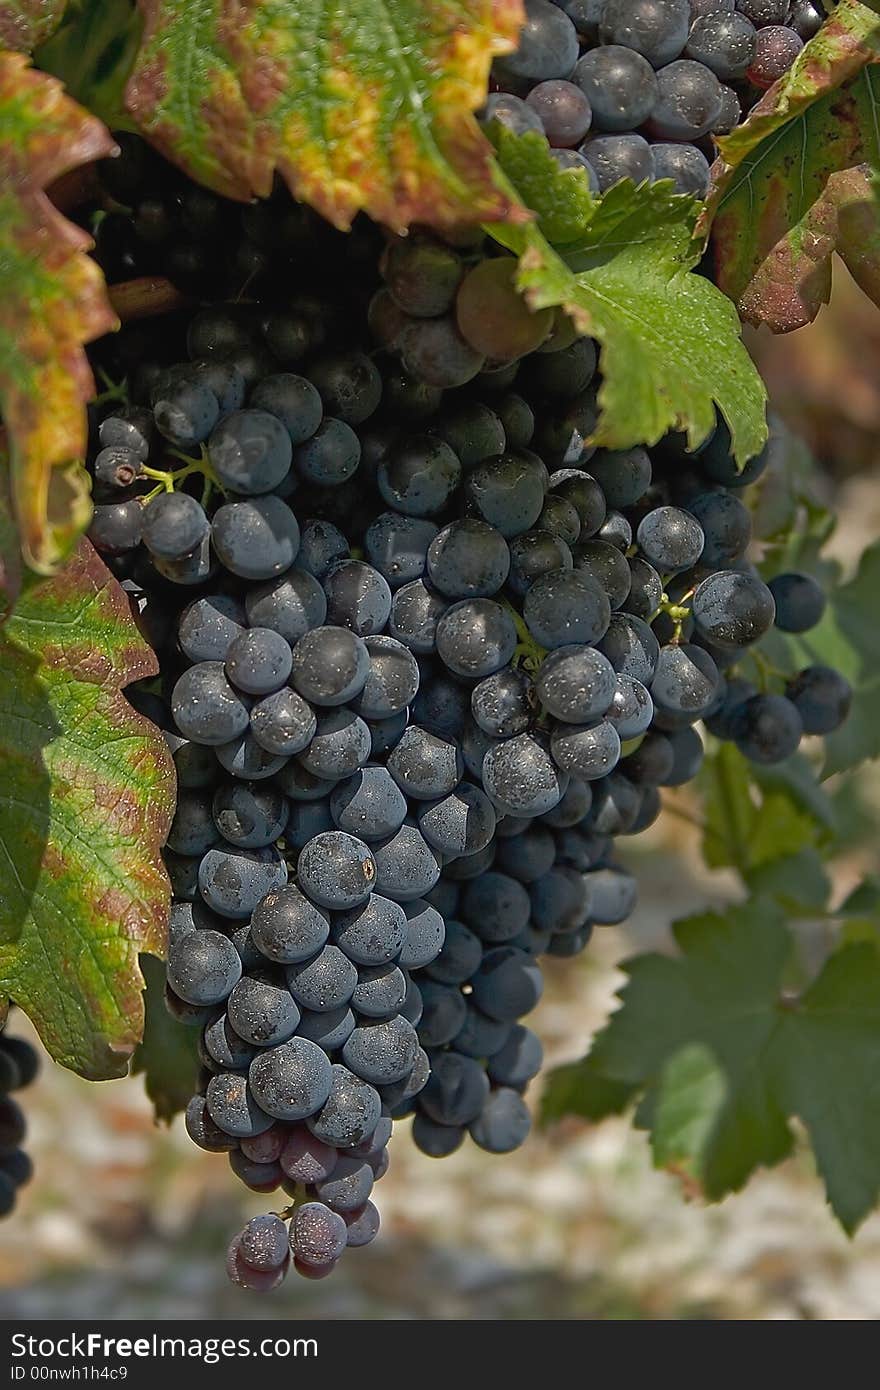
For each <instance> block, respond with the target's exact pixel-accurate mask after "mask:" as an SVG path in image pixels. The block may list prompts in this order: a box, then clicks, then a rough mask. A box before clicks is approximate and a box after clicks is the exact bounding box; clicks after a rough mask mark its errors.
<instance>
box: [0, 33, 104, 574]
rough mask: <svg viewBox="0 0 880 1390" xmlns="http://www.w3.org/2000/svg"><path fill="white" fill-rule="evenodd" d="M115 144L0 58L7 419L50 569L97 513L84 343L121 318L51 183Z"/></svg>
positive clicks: (22, 502) (39, 547)
mask: <svg viewBox="0 0 880 1390" xmlns="http://www.w3.org/2000/svg"><path fill="white" fill-rule="evenodd" d="M112 149H113V141H112V139H111V137H110V134H109V132H108V131H107V130H106V129H105V128H104V126H103V125H101V123H100V121H97V120H95V118H94V117H93V116H90V115H89V114H88V113H87V112H86V111H84V110H83V109H82V108H81V107H80V106H77V104H76V103H75V102H73V101H71V100H70V98H69V97H67V96H65V94H64V91H63V89H62V87H61V84H60V83H59V82H57V81H56V80H55V79H54V78H52V77H47V76H46V75H45V74H44V73H40V72H36V71H34V70H33V69H32V68H31V67H30V66H29V65H28V62H27V59H26V58H25V57H23V56H22V55H21V54H18V53H0V283H2V285H3V293H2V296H0V415H2V418H3V420H4V422H5V424H6V427H7V431H8V436H9V472H10V492H11V500H12V511H13V515H14V518H15V521H16V524H17V527H18V532H19V535H20V538H21V546H22V551H23V553H24V556H25V559H26V560H27V562H28V564H29V565H30V566H31V567H32V568H33V569H35V570H37V571H38V572H40V573H42V574H50V573H52V572H53V570H55V569H56V568H57V567H58V565H59V564H60V563H61V562H62V561H63V560H64V558H65V556H66V555H67V554H68V553H69V552H70V550H71V547H72V546H73V545H74V544H75V542H76V540H77V537H78V536H79V535H80V534H81V532H82V531H83V530H84V529H85V527H86V526H87V525H88V522H89V518H90V516H91V500H90V497H89V485H88V479H87V477H86V474H85V471H84V470H83V468H82V467H81V464H80V463H79V462H78V460H80V459H82V457H83V455H84V453H85V447H86V414H85V409H84V406H85V402H86V401H87V400H88V399H89V397H90V396H92V395H93V394H94V382H93V380H92V373H91V370H90V368H89V364H88V361H87V358H86V355H85V351H84V349H83V344H84V343H86V342H88V341H89V340H90V339H92V338H96V337H98V336H99V335H100V334H102V333H106V332H107V331H108V330H109V329H111V328H113V327H114V326H115V323H116V320H115V317H114V315H113V311H112V309H111V308H110V304H109V302H108V300H107V295H106V290H105V286H104V277H103V276H102V274H101V271H100V270H99V269H98V267H97V265H96V264H95V262H94V261H92V260H90V258H89V257H88V256H87V255H86V254H85V252H86V250H87V249H88V248H89V246H90V245H91V240H90V238H89V237H88V236H87V235H86V233H85V232H83V231H82V230H81V229H80V228H79V227H75V226H74V225H73V223H72V222H69V221H68V220H67V219H66V218H65V217H62V215H61V213H60V212H58V210H57V209H56V208H55V207H53V205H52V203H51V202H50V201H49V198H48V197H47V196H46V193H45V189H46V187H47V185H49V184H50V183H52V181H53V180H54V179H57V178H58V177H59V176H60V175H61V174H64V173H66V172H67V171H68V170H70V169H73V168H76V167H77V166H78V165H80V164H84V163H87V162H88V161H90V160H93V159H98V158H100V157H101V156H103V155H106V154H108V153H109V152H110V151H111V150H112Z"/></svg>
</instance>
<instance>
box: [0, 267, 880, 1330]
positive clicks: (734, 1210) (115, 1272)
mask: <svg viewBox="0 0 880 1390" xmlns="http://www.w3.org/2000/svg"><path fill="white" fill-rule="evenodd" d="M837 278H838V283H837V287H836V295H835V302H834V305H833V307H832V308H831V309H830V310H826V311H824V312H823V313H822V315H820V318H819V321H818V322H817V324H816V325H814V327H813V328H811V329H808V330H804V331H802V332H801V333H799V334H796V335H794V336H793V337H791V338H789V339H787V340H777V341H772V340H770V339H769V338H768V337H766V336H765V335H753V336H752V339H751V346H752V348H753V350H754V351H755V353H756V355H757V356H758V358H759V361H760V363H761V365H762V368H763V369H764V371H765V373H766V374H767V375H768V378H769V380H770V384H771V388H772V392H773V396H774V399H775V401H776V403H777V405H778V406H779V408H781V409H782V410H783V412H784V413H785V414H786V415H787V416H788V418H789V420H790V422H791V423H792V424H793V425H794V426H795V427H797V428H799V429H800V430H801V431H802V432H804V433H806V434H807V436H808V438H809V439H810V441H811V443H812V444H813V446H814V448H815V449H816V451H817V454H818V456H819V457H820V459H821V460H822V462H823V465H824V467H825V469H826V471H827V473H828V476H829V487H833V489H834V492H833V495H834V497H835V501H836V504H837V507H838V510H839V514H840V517H841V526H840V530H839V533H838V538H837V540H836V542H835V545H836V549H837V552H838V554H839V555H841V556H842V557H843V558H844V559H845V560H849V559H851V557H853V556H854V555H856V554H857V553H858V552H859V550H860V549H861V548H862V546H863V545H864V544H865V543H866V542H867V541H868V540H870V539H873V538H874V537H876V535H877V534H878V530H880V485H878V482H877V481H876V478H875V477H874V476H872V473H873V470H874V469H875V468H876V465H877V462H878V456H880V371H878V366H880V318H878V316H877V313H876V310H874V309H873V308H871V307H870V306H867V305H866V304H865V302H864V301H863V300H862V299H861V296H860V295H859V292H858V291H856V290H855V288H854V287H853V286H852V283H851V282H850V281H849V280H848V278H847V277H846V276H845V273H844V272H843V271H840V272H839V273H838V277H837ZM860 793H861V802H862V810H861V813H860V815H858V816H857V817H855V818H854V840H853V854H852V859H851V862H850V863H848V864H846V865H844V866H843V868H842V882H841V888H843V887H844V886H845V885H846V882H847V881H848V880H849V879H850V877H851V876H852V875H854V874H855V873H856V872H857V871H858V870H859V869H864V868H866V867H875V866H876V863H877V855H876V849H875V845H874V840H875V836H874V834H873V827H874V826H875V825H876V823H877V808H878V806H880V786H878V779H877V777H876V774H875V773H874V772H872V771H868V772H867V773H866V774H864V776H863V778H862V781H861V784H860ZM622 857H623V858H624V860H625V862H627V863H628V864H629V865H630V867H631V868H632V869H633V870H634V871H636V872H637V873H638V874H639V876H640V879H641V882H642V888H641V903H640V906H639V908H638V910H637V912H636V913H635V915H634V917H633V919H632V920H631V922H630V923H628V924H627V926H626V928H624V929H608V928H605V929H602V930H601V931H600V932H599V933H598V934H597V939H595V941H594V943H593V944H592V945H591V947H590V949H589V951H588V952H587V954H586V955H585V956H584V957H582V958H581V959H580V960H576V961H572V962H568V961H551V962H549V963H548V966H547V971H546V973H547V988H546V993H545V997H544V1000H543V1001H542V1003H541V1005H540V1007H539V1009H538V1010H537V1011H536V1013H535V1015H534V1016H533V1019H531V1020H530V1023H532V1025H533V1026H534V1027H535V1028H536V1030H537V1031H538V1033H539V1034H540V1035H541V1037H542V1038H543V1040H544V1043H545V1046H546V1048H547V1052H548V1057H549V1060H550V1061H551V1062H556V1061H562V1060H568V1059H570V1058H574V1057H577V1056H580V1055H581V1054H582V1053H583V1051H584V1050H585V1048H586V1044H587V1042H588V1039H589V1037H590V1035H591V1033H592V1031H594V1029H595V1028H596V1027H597V1026H598V1025H599V1024H600V1023H601V1022H602V1020H603V1019H604V1018H605V1017H606V1016H607V1014H608V1011H609V1009H610V1008H611V1006H612V1002H613V996H614V990H615V988H616V986H617V985H618V984H619V983H620V980H621V976H620V974H619V972H618V971H617V969H616V966H617V963H618V962H619V961H620V960H621V959H623V958H624V957H625V956H626V955H628V954H630V953H631V952H632V950H633V949H634V948H638V949H644V948H645V947H646V946H651V947H657V946H659V947H661V948H663V947H664V946H665V945H668V942H669V924H670V922H672V921H673V920H675V918H676V917H679V916H683V915H686V914H687V913H689V912H693V911H696V910H699V909H700V908H702V907H704V906H706V905H707V904H711V903H713V902H716V903H717V902H721V901H723V900H724V899H725V898H726V897H728V896H729V895H730V893H731V891H732V883H731V881H730V880H729V879H728V878H726V876H725V875H724V874H709V873H708V872H707V871H705V870H704V869H702V868H701V866H700V862H699V859H698V856H697V853H696V847H695V841H694V832H693V830H692V829H691V828H690V827H689V826H688V825H687V824H686V823H685V822H684V821H682V820H680V819H678V818H677V817H676V816H675V815H673V814H669V815H667V816H664V818H663V819H662V821H661V823H660V824H659V825H658V826H655V827H654V828H653V829H652V830H651V831H649V832H648V833H647V834H646V835H643V836H642V837H640V839H638V840H637V841H635V842H629V844H627V845H626V846H625V853H624V855H623V856H622ZM872 859H873V861H874V863H873V865H872V862H871V861H872ZM24 1028H25V1025H24V1024H23V1022H22V1020H21V1019H20V1018H19V1019H17V1020H16V1025H15V1028H14V1031H18V1032H21V1031H24ZM534 1096H535V1098H536V1097H537V1088H535V1092H534ZM26 1099H27V1107H28V1113H29V1116H30V1120H31V1137H30V1143H29V1147H30V1151H31V1153H32V1155H33V1157H34V1159H35V1162H36V1165H37V1175H36V1178H35V1180H34V1182H33V1184H32V1185H31V1187H30V1188H29V1189H28V1190H27V1191H26V1193H25V1194H24V1195H23V1198H22V1200H21V1202H20V1205H19V1208H18V1209H17V1211H16V1213H15V1215H14V1216H13V1218H12V1219H11V1220H8V1221H5V1222H4V1223H3V1228H2V1233H0V1317H4V1318H51V1317H61V1318H72V1319H86V1318H89V1317H93V1316H95V1315H100V1316H102V1317H112V1318H144V1319H153V1318H200V1317H224V1318H246V1319H261V1318H276V1317H288V1316H289V1317H296V1318H299V1317H315V1318H322V1319H335V1318H365V1317H368V1318H373V1317H380V1318H432V1319H434V1318H439V1319H444V1318H477V1319H481V1318H505V1319H506V1318H516V1319H534V1318H553V1319H557V1318H559V1319H572V1318H573V1319H581V1318H621V1319H653V1318H694V1317H697V1318H712V1319H741V1318H760V1319H764V1318H770V1319H775V1318H783V1319H792V1318H793V1319H801V1318H819V1319H835V1320H836V1319H874V1318H877V1317H880V1214H878V1215H876V1216H874V1217H873V1218H871V1219H870V1220H869V1221H867V1222H866V1223H865V1225H864V1226H863V1227H862V1229H861V1231H860V1232H859V1234H858V1235H857V1236H856V1238H855V1239H854V1240H852V1241H848V1240H847V1239H846V1237H845V1236H844V1235H843V1234H842V1233H841V1232H840V1231H839V1229H838V1228H837V1227H836V1225H835V1224H834V1222H833V1221H832V1219H831V1218H830V1216H829V1215H828V1213H827V1211H826V1209H825V1205H824V1201H823V1197H822V1192H821V1188H820V1185H819V1183H818V1181H817V1179H816V1177H815V1174H814V1172H813V1169H812V1164H811V1161H810V1159H809V1156H808V1155H807V1154H806V1153H801V1154H800V1155H799V1156H798V1157H797V1158H795V1159H793V1160H792V1161H790V1162H789V1163H787V1164H786V1165H784V1166H783V1167H781V1168H778V1169H776V1170H774V1171H773V1172H769V1173H761V1174H759V1175H758V1176H757V1177H756V1178H755V1179H754V1180H753V1182H752V1183H751V1184H750V1186H749V1187H748V1188H747V1190H746V1191H745V1192H743V1193H741V1194H739V1195H737V1196H734V1197H730V1198H728V1200H727V1201H725V1202H724V1203H722V1204H721V1205H720V1206H717V1207H713V1208H707V1207H703V1206H701V1205H699V1204H697V1203H693V1202H687V1201H685V1200H684V1198H683V1197H682V1195H681V1192H680V1190H679V1188H678V1186H677V1184H676V1182H675V1181H674V1180H673V1179H672V1178H670V1177H668V1176H667V1175H665V1174H661V1173H657V1172H655V1171H653V1170H652V1168H651V1163H650V1155H649V1152H648V1148H647V1144H646V1141H645V1139H644V1136H642V1135H640V1134H637V1133H635V1132H634V1131H632V1129H631V1128H630V1126H629V1124H628V1122H626V1121H623V1120H611V1121H607V1122H605V1123H604V1124H602V1125H600V1126H594V1127H588V1126H584V1125H581V1124H579V1123H574V1122H570V1123H568V1124H566V1125H565V1126H564V1127H562V1128H561V1129H557V1130H556V1131H553V1132H550V1133H542V1134H538V1135H536V1136H534V1137H533V1138H532V1139H531V1140H530V1141H529V1142H528V1143H527V1144H526V1146H525V1147H524V1148H523V1149H521V1150H520V1151H519V1152H518V1153H516V1154H514V1155H511V1156H509V1157H506V1158H492V1157H490V1156H489V1155H486V1154H483V1153H482V1152H481V1151H479V1150H477V1149H476V1148H475V1147H474V1146H473V1145H470V1144H468V1146H467V1147H465V1148H464V1149H463V1150H462V1151H460V1152H459V1153H458V1154H456V1155H454V1156H453V1157H452V1158H449V1159H444V1160H442V1161H435V1160H431V1159H428V1158H425V1157H424V1156H423V1155H421V1154H419V1153H418V1152H417V1151H416V1149H415V1148H414V1146H413V1145H412V1143H411V1141H410V1138H409V1135H408V1133H407V1126H406V1125H401V1126H399V1127H398V1132H397V1133H396V1134H395V1138H394V1141H393V1144H392V1167H391V1171H390V1173H389V1175H388V1177H387V1178H386V1179H385V1180H384V1181H383V1183H382V1185H381V1188H380V1189H379V1192H380V1202H379V1205H380V1207H381V1211H382V1220H383V1233H382V1237H381V1238H380V1239H379V1240H378V1241H377V1242H376V1243H375V1244H374V1245H373V1246H371V1247H370V1248H369V1249H365V1250H358V1251H352V1252H350V1253H349V1255H348V1256H347V1257H346V1259H344V1260H343V1261H342V1264H341V1266H340V1269H339V1270H338V1271H337V1273H336V1275H335V1276H334V1277H333V1279H331V1280H329V1281H327V1282H326V1283H321V1284H308V1283H306V1282H305V1281H303V1280H300V1279H296V1278H291V1279H289V1280H288V1281H287V1282H286V1284H285V1285H284V1286H283V1287H282V1288H281V1289H280V1290H279V1291H277V1292H276V1293H274V1294H273V1295H271V1296H269V1297H268V1298H257V1297H255V1296H254V1295H248V1294H245V1293H241V1292H240V1291H238V1290H236V1289H233V1288H232V1287H231V1286H230V1285H228V1284H227V1282H226V1279H225V1275H224V1271H223V1250H224V1247H225V1242H226V1239H228V1237H229V1235H231V1234H232V1233H233V1232H234V1231H235V1230H236V1229H238V1228H239V1227H240V1226H241V1224H242V1220H243V1218H244V1215H245V1214H246V1213H250V1212H253V1211H256V1210H260V1209H265V1207H264V1205H263V1204H262V1203H261V1199H260V1198H258V1197H256V1196H253V1195H251V1194H248V1193H246V1192H245V1191H244V1189H243V1188H241V1186H240V1184H239V1183H238V1182H237V1180H235V1179H234V1178H233V1177H232V1174H231V1173H230V1172H229V1169H228V1167H227V1165H226V1162H225V1160H224V1159H223V1158H221V1157H219V1156H212V1155H208V1154H203V1153H200V1152H199V1151H198V1150H196V1149H195V1148H194V1147H193V1146H192V1145H191V1144H190V1143H189V1140H188V1139H187V1137H186V1134H185V1132H184V1131H183V1127H182V1124H181V1123H180V1122H179V1121H178V1122H177V1123H176V1124H175V1125H174V1126H172V1128H171V1129H164V1128H163V1129H159V1128H156V1127H155V1126H154V1124H153V1123H152V1118H151V1113H150V1109H149V1106H148V1104H147V1102H146V1099H145V1097H144V1094H143V1087H142V1083H141V1081H140V1080H139V1079H133V1080H125V1081H118V1082H108V1083H105V1084H103V1085H100V1086H90V1085H87V1084H86V1083H84V1082H82V1081H80V1080H79V1079H78V1078H76V1077H74V1076H72V1075H71V1074H69V1073H66V1072H62V1071H60V1070H58V1069H57V1068H55V1069H50V1068H46V1069H44V1071H43V1073H42V1076H41V1079H40V1080H39V1082H38V1083H37V1085H36V1086H35V1087H34V1088H33V1090H32V1091H31V1092H29V1093H28V1094H27V1098H26Z"/></svg>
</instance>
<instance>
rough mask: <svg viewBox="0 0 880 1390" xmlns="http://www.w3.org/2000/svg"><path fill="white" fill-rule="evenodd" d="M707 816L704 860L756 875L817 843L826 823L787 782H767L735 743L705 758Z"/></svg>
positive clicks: (701, 779)
mask: <svg viewBox="0 0 880 1390" xmlns="http://www.w3.org/2000/svg"><path fill="white" fill-rule="evenodd" d="M698 785H699V788H700V792H701V796H702V803H703V818H704V825H705V830H704V836H703V858H704V860H705V862H706V864H707V865H708V866H709V868H711V869H721V868H727V867H728V866H729V867H731V868H734V869H737V870H738V872H739V873H740V874H741V875H742V876H743V878H745V879H746V881H747V882H748V881H750V878H751V875H753V874H754V873H755V872H756V871H758V870H759V869H761V868H763V866H765V865H768V864H772V863H774V861H776V860H778V859H783V858H785V857H786V856H788V855H793V854H800V853H801V852H802V851H803V850H806V849H809V848H812V847H814V846H815V845H816V843H817V841H818V840H819V837H820V835H821V832H822V826H821V824H820V822H819V821H818V819H817V816H816V814H815V812H814V810H813V808H812V807H810V806H806V805H804V804H803V802H802V801H800V800H799V799H798V798H796V797H795V796H793V795H792V794H791V793H790V791H789V789H788V788H786V787H785V786H784V785H782V784H779V783H776V784H774V783H773V782H770V783H766V784H761V783H760V782H759V780H758V778H757V776H756V773H755V770H754V769H753V767H752V765H751V764H750V763H749V761H748V759H747V758H744V757H743V755H742V753H740V751H739V749H738V748H736V747H735V746H734V745H733V744H732V743H721V744H719V745H718V747H717V748H715V749H713V750H712V751H711V752H710V754H709V755H708V756H707V757H706V758H705V760H704V762H703V766H702V768H701V769H700V773H699V782H698Z"/></svg>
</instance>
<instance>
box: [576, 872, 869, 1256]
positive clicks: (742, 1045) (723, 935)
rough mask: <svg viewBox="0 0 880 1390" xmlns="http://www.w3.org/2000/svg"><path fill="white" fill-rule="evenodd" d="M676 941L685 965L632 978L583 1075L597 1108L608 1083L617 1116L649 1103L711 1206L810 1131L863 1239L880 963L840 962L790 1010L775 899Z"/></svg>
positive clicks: (665, 1138) (832, 1195) (696, 922)
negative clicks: (631, 1102) (599, 1091)
mask: <svg viewBox="0 0 880 1390" xmlns="http://www.w3.org/2000/svg"><path fill="white" fill-rule="evenodd" d="M675 936H676V940H677V943H678V946H679V948H680V951H681V955H680V956H679V957H678V958H677V959H670V958H669V957H665V956H659V955H656V954H648V955H643V956H639V957H636V958H635V959H633V960H631V961H630V962H629V963H628V964H627V965H626V966H625V967H624V968H625V969H626V971H627V973H628V976H629V979H628V982H627V984H626V985H625V986H624V988H623V990H622V991H621V996H620V998H621V1007H620V1008H619V1010H618V1011H617V1013H615V1014H614V1015H613V1016H612V1018H611V1020H610V1022H609V1023H608V1024H607V1025H606V1027H605V1028H604V1029H603V1031H602V1032H601V1033H600V1034H599V1035H598V1037H597V1038H596V1039H595V1042H594V1045H593V1049H592V1051H591V1053H590V1055H589V1057H588V1058H587V1059H586V1061H585V1062H584V1063H581V1064H580V1065H581V1066H582V1067H583V1068H584V1069H585V1071H586V1072H587V1073H588V1075H587V1085H588V1087H589V1089H590V1092H591V1095H592V1096H593V1097H595V1095H596V1085H595V1077H596V1076H597V1075H598V1076H601V1077H603V1078H605V1082H606V1085H607V1086H608V1087H609V1092H608V1094H609V1097H610V1099H611V1101H612V1102H613V1101H615V1100H616V1099H619V1097H620V1095H622V1094H623V1091H624V1089H625V1088H626V1087H630V1088H632V1090H633V1091H640V1092H643V1093H644V1099H643V1101H642V1104H641V1105H640V1108H639V1114H638V1118H639V1121H640V1122H642V1123H644V1124H645V1125H646V1126H647V1127H649V1128H650V1130H651V1135H652V1145H653V1149H654V1154H655V1159H656V1161H657V1162H658V1163H660V1164H663V1165H665V1166H666V1165H668V1166H671V1167H672V1168H673V1170H674V1171H677V1172H680V1173H682V1174H684V1175H685V1177H686V1181H687V1182H688V1185H689V1186H691V1187H694V1186H696V1188H697V1189H698V1190H699V1191H700V1192H701V1193H702V1194H703V1195H704V1196H705V1197H706V1198H708V1199H709V1200H712V1201H717V1200H720V1199H721V1198H722V1197H724V1196H726V1195H727V1194H728V1193H729V1192H734V1191H738V1190H739V1189H740V1188H741V1187H742V1186H743V1184H744V1183H745V1182H746V1180H747V1179H748V1178H749V1177H750V1176H751V1174H752V1173H753V1172H754V1170H755V1169H756V1168H757V1167H759V1166H760V1165H762V1164H767V1165H769V1164H775V1163H779V1162H780V1161H781V1160H782V1159H783V1158H785V1157H786V1156H787V1155H788V1154H789V1153H790V1152H791V1150H792V1147H793V1143H794V1134H793V1130H792V1127H791V1121H792V1120H793V1119H795V1118H797V1119H799V1120H800V1121H801V1122H802V1123H803V1125H804V1126H805V1128H806V1130H807V1133H808V1135H809V1138H810V1141H811V1143H812V1147H813V1151H814V1153H815V1156H816V1162H817V1165H818V1168H819V1172H820V1174H821V1176H822V1179H823V1181H824V1183H825V1189H826V1193H827V1196H828V1200H829V1202H830V1204H831V1207H832V1209H833V1211H834V1213H835V1215H836V1216H837V1218H838V1220H839V1221H840V1222H841V1224H842V1225H843V1227H844V1228H845V1230H847V1231H848V1232H852V1231H854V1230H855V1228H856V1227H857V1226H858V1224H859V1222H860V1221H862V1220H863V1219H864V1217H865V1216H867V1215H868V1213H869V1212H870V1210H871V1209H872V1207H873V1206H874V1204H875V1202H876V1200H877V1197H878V1192H880V1111H878V1108H877V1105H876V1099H877V1087H878V1083H877V1076H878V1074H880V1073H878V1067H880V952H878V950H877V949H876V947H875V946H874V945H871V944H868V943H860V944H855V945H850V946H845V947H843V948H841V949H840V950H838V951H836V952H835V953H834V954H833V955H832V956H830V957H829V958H828V960H827V961H826V963H825V966H824V968H823V969H822V971H821V973H820V974H819V976H818V978H817V979H815V980H814V982H813V983H812V984H811V985H810V986H809V987H808V988H807V989H806V990H805V991H804V992H803V993H802V994H800V995H798V996H797V997H793V996H791V995H789V994H787V993H786V991H785V988H784V985H785V974H786V968H787V965H788V961H789V957H790V954H791V950H792V944H793V941H792V937H791V935H790V933H789V932H788V930H787V928H786V926H785V916H784V913H783V911H782V910H781V909H780V908H778V907H776V906H774V905H772V904H771V903H769V902H768V901H767V900H766V899H761V898H751V899H750V900H749V901H748V902H747V903H745V904H743V905H742V906H740V907H735V908H731V909H730V910H729V911H727V912H726V913H723V914H716V913H707V914H705V915H703V916H699V917H692V918H689V919H687V920H686V921H684V922H679V923H678V924H677V925H676V927H675ZM567 1070H568V1075H567V1076H566V1078H565V1085H566V1086H567V1087H568V1089H569V1091H570V1090H571V1089H572V1086H573V1081H572V1076H571V1069H570V1068H569V1069H567ZM554 1076H555V1074H554ZM553 1086H554V1078H552V1077H551V1082H550V1090H551V1095H552V1089H553ZM614 1086H616V1087H617V1088H618V1090H617V1093H616V1095H615V1091H614V1089H613V1088H614ZM614 1108H619V1105H617V1106H615V1107H614Z"/></svg>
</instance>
